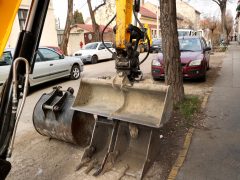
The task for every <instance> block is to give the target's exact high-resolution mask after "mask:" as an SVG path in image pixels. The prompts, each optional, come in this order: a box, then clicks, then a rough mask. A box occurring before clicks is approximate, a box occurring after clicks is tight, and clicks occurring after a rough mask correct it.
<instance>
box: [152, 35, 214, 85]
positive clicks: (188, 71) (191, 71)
mask: <svg viewBox="0 0 240 180" xmlns="http://www.w3.org/2000/svg"><path fill="white" fill-rule="evenodd" d="M179 46H180V51H181V65H182V72H183V77H184V78H186V79H201V80H203V81H205V80H206V71H207V70H208V69H209V60H210V51H211V48H210V47H208V46H207V43H206V41H205V40H204V39H203V38H202V37H198V36H185V37H179ZM152 77H153V79H154V80H157V79H162V78H164V60H163V54H162V53H159V54H158V56H157V59H154V60H153V61H152Z"/></svg>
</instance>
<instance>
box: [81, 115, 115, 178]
mask: <svg viewBox="0 0 240 180" xmlns="http://www.w3.org/2000/svg"><path fill="white" fill-rule="evenodd" d="M117 126H118V124H117V123H116V122H115V121H109V120H107V119H106V118H103V117H98V118H97V120H96V122H95V126H94V129H93V133H92V138H91V143H90V146H89V147H88V148H86V149H85V151H84V153H83V156H82V158H81V163H80V164H82V163H84V162H85V161H87V160H89V159H91V160H93V159H95V160H96V161H97V162H98V163H99V165H98V166H96V165H95V167H97V168H96V171H95V173H94V176H97V175H99V174H100V173H101V172H102V170H103V165H104V164H105V162H106V160H107V157H108V154H109V153H110V152H111V151H112V150H113V145H114V144H113V142H115V140H114V139H115V138H116V129H117ZM90 163H91V162H88V165H89V164H90ZM81 167H82V166H81Z"/></svg>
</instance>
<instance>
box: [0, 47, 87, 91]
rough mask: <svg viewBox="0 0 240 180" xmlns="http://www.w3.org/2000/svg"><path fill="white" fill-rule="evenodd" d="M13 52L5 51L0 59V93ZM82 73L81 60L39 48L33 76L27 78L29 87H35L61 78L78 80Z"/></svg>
mask: <svg viewBox="0 0 240 180" xmlns="http://www.w3.org/2000/svg"><path fill="white" fill-rule="evenodd" d="M13 51H14V50H13V49H6V50H5V51H4V53H3V55H2V57H0V92H1V89H2V87H1V86H2V85H3V84H4V82H5V81H6V79H7V77H8V74H9V71H10V67H11V62H12V56H13ZM82 71H83V63H82V60H81V58H79V57H69V56H64V55H61V54H58V53H57V52H55V51H53V50H51V49H49V48H44V47H43V48H39V49H38V51H37V54H36V63H35V66H34V70H33V74H31V75H30V78H29V85H30V86H35V85H38V84H41V83H44V82H47V81H51V80H54V79H58V78H62V77H69V78H70V79H73V80H75V79H79V77H80V75H81V72H82Z"/></svg>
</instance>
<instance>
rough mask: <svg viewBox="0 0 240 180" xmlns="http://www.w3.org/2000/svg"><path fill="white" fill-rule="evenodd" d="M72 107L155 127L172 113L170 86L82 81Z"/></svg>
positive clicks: (103, 80)
mask: <svg viewBox="0 0 240 180" xmlns="http://www.w3.org/2000/svg"><path fill="white" fill-rule="evenodd" d="M73 108H74V109H75V110H77V111H82V112H86V113H90V114H96V115H99V116H103V117H107V118H108V119H118V120H121V121H126V122H130V123H136V124H141V125H145V126H150V127H155V128H159V127H161V126H162V125H163V124H164V123H165V122H166V121H167V120H168V119H169V116H170V114H171V111H172V89H171V87H170V86H164V85H157V84H150V83H149V84H147V83H135V84H134V86H124V87H121V84H116V83H114V84H113V80H112V79H110V80H105V79H94V78H88V79H82V80H81V82H80V88H79V90H78V94H77V97H76V100H75V102H74V105H73Z"/></svg>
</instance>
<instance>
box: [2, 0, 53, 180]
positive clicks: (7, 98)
mask: <svg viewBox="0 0 240 180" xmlns="http://www.w3.org/2000/svg"><path fill="white" fill-rule="evenodd" d="M20 2H21V1H20V0H2V1H1V3H0V16H1V18H2V19H1V22H0V26H1V30H0V54H2V52H3V50H4V48H5V46H6V43H7V40H8V37H9V35H10V32H11V27H12V24H13V22H14V19H15V16H16V13H17V11H18V8H19V5H20ZM48 5H49V0H32V3H31V6H30V10H29V13H28V18H27V22H26V24H25V28H24V30H23V31H21V32H20V34H19V38H18V42H17V45H16V48H15V52H14V56H13V63H12V66H11V69H10V72H9V76H8V79H7V81H6V83H5V86H4V89H3V90H2V92H1V97H0V179H4V178H5V177H6V176H7V174H8V172H9V171H10V169H11V164H10V163H9V162H8V161H7V160H6V159H7V158H8V157H11V151H12V145H13V142H14V137H15V132H16V125H17V121H18V120H19V117H20V114H18V113H19V112H21V111H19V110H20V109H22V107H23V104H20V105H19V104H18V102H19V99H20V98H24V96H22V95H21V94H22V93H24V87H25V84H26V82H27V80H26V79H27V78H26V72H27V71H28V70H29V71H32V70H33V68H34V63H35V55H36V51H37V49H38V45H39V41H40V38H41V34H42V29H43V25H44V21H45V17H46V14H47V9H48ZM15 61H17V62H15ZM13 74H14V75H15V76H14V77H13ZM25 92H26V91H25Z"/></svg>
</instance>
